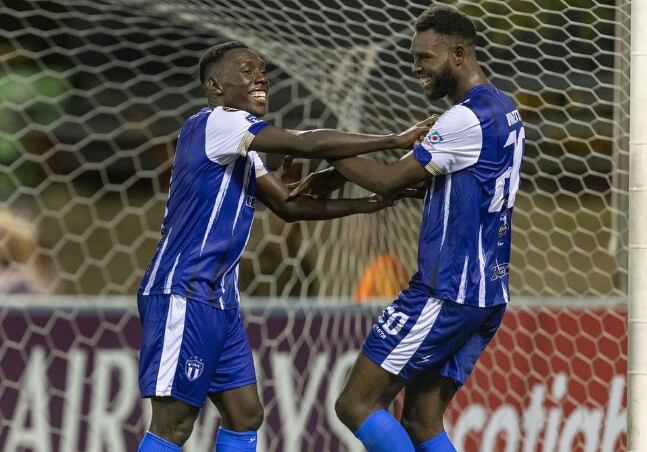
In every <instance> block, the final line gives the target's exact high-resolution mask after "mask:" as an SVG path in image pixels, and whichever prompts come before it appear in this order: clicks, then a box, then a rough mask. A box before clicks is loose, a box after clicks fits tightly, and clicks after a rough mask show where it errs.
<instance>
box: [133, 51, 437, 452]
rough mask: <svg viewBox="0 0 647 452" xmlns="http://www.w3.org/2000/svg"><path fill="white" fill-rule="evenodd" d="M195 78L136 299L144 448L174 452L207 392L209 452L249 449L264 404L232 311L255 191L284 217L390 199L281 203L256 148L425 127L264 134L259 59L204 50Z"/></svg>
mask: <svg viewBox="0 0 647 452" xmlns="http://www.w3.org/2000/svg"><path fill="white" fill-rule="evenodd" d="M199 75H200V81H201V83H202V86H203V88H204V90H205V93H206V95H207V100H208V104H209V106H208V107H206V108H203V109H202V110H200V111H199V112H198V113H196V114H195V115H193V116H191V117H190V118H189V119H188V120H187V121H186V122H185V123H184V125H183V126H182V129H181V131H180V135H179V138H178V143H177V148H176V153H175V160H174V163H173V171H172V176H171V184H170V193H169V199H168V202H167V206H166V213H165V216H164V220H163V224H162V238H161V241H160V243H159V245H158V247H157V251H156V253H155V255H154V257H153V259H152V262H151V264H150V266H149V268H148V270H147V271H146V273H145V275H144V278H143V280H142V283H141V286H140V290H139V293H138V297H137V301H138V308H139V313H140V319H141V322H142V328H143V333H142V342H141V348H140V365H139V384H140V389H141V393H142V396H143V397H149V398H151V399H152V408H153V416H152V421H151V426H150V429H149V431H148V432H147V433H146V435H145V436H144V438H143V440H142V442H141V444H140V446H139V450H140V451H142V452H150V451H160V452H163V451H179V450H180V448H181V446H182V444H184V442H185V441H186V440H187V439H188V438H189V436H190V434H191V431H192V429H193V424H194V422H195V419H196V417H197V415H198V413H199V410H200V407H201V406H202V405H203V403H204V400H205V399H206V398H207V397H209V399H210V400H211V401H212V402H213V403H214V404H215V405H216V406H217V408H218V410H219V411H220V413H221V415H222V425H221V428H220V430H219V432H218V437H217V441H216V447H217V450H218V451H219V452H226V451H230V450H255V449H256V430H258V428H259V427H260V425H261V423H262V421H263V408H262V406H261V402H260V400H259V396H258V389H257V387H256V375H255V371H254V363H253V361H252V353H251V349H250V346H249V343H248V340H247V336H246V334H245V329H244V327H243V323H242V321H241V318H240V312H239V309H238V305H239V293H238V263H239V261H240V258H241V255H242V252H243V249H244V248H245V245H246V243H247V239H248V238H249V234H250V229H251V224H252V220H253V218H254V211H255V205H256V196H258V197H259V199H260V200H261V201H262V202H263V203H265V204H266V205H267V206H268V207H269V208H270V209H271V210H272V211H273V212H275V213H276V214H277V215H279V216H280V217H281V218H283V219H285V220H287V221H296V220H323V219H329V218H337V217H342V216H345V215H351V214H354V213H369V212H375V211H377V210H379V209H382V208H384V207H386V206H387V205H389V204H390V203H389V202H382V201H377V200H375V199H369V198H365V199H339V200H326V199H312V198H309V197H301V198H296V199H289V198H288V190H287V188H286V187H285V185H283V183H282V182H281V181H280V180H279V179H278V178H276V177H275V176H274V175H272V174H271V173H269V172H268V171H267V170H266V168H265V166H264V165H263V162H262V161H261V159H260V158H259V156H258V154H257V153H256V151H262V152H267V153H281V154H288V155H295V156H301V157H317V158H335V157H348V156H353V155H357V154H362V153H366V152H371V151H377V150H381V149H395V148H406V147H409V146H411V145H413V143H414V142H415V141H416V140H417V139H418V138H419V137H420V136H421V135H424V134H425V133H426V132H427V131H428V130H429V125H430V122H429V121H423V122H421V123H419V124H417V125H415V126H413V127H411V128H410V129H408V130H407V131H405V132H403V133H400V134H397V135H365V134H356V133H346V132H341V131H335V130H312V131H305V132H297V131H289V130H284V129H281V128H277V127H273V126H271V125H269V124H268V123H266V122H265V121H263V120H261V119H260V117H262V116H263V115H264V114H266V113H267V91H268V85H269V81H268V79H267V74H266V71H265V62H264V61H263V59H262V58H261V57H260V56H259V55H258V54H257V53H256V52H254V51H252V50H251V49H249V48H247V47H246V46H245V45H244V44H243V43H240V42H233V41H230V42H226V43H223V44H219V45H216V46H214V47H212V48H210V49H209V50H207V52H206V53H205V54H204V55H203V56H202V58H201V59H200V63H199Z"/></svg>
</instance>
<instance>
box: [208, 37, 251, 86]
mask: <svg viewBox="0 0 647 452" xmlns="http://www.w3.org/2000/svg"><path fill="white" fill-rule="evenodd" d="M248 48H249V47H247V45H246V44H245V43H243V42H240V41H225V42H221V43H218V44H216V45H215V46H212V47H209V48H208V49H207V50H206V51H205V52H204V53H203V54H202V56H201V57H200V62H199V63H198V75H199V76H200V83H204V82H205V80H206V79H207V75H208V73H209V70H210V69H211V66H213V65H214V64H216V63H218V62H219V61H220V60H222V57H223V56H224V54H225V52H227V51H228V50H231V49H248Z"/></svg>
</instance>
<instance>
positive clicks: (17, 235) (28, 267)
mask: <svg viewBox="0 0 647 452" xmlns="http://www.w3.org/2000/svg"><path fill="white" fill-rule="evenodd" d="M37 246H38V238H37V231H36V227H35V226H34V225H32V224H31V223H29V222H28V221H26V220H24V219H22V218H20V217H18V216H16V215H14V214H13V213H11V212H9V211H6V210H0V293H4V294H27V293H30V294H34V293H46V292H48V290H47V289H48V285H47V282H48V279H49V278H48V274H47V271H46V269H45V266H44V265H43V262H42V259H41V258H40V256H39V255H38V253H37Z"/></svg>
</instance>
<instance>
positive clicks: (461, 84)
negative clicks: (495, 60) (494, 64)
mask: <svg viewBox="0 0 647 452" xmlns="http://www.w3.org/2000/svg"><path fill="white" fill-rule="evenodd" d="M483 83H488V79H487V77H486V76H485V74H484V73H483V71H482V70H481V68H480V67H479V66H478V64H475V65H474V67H473V68H470V69H469V70H468V71H466V72H465V76H464V77H459V78H458V80H457V83H456V90H454V92H453V93H451V94H450V96H449V97H450V98H451V99H452V101H453V102H454V103H456V102H458V101H459V100H461V99H462V98H463V97H465V95H466V94H467V93H468V92H469V91H470V90H471V89H472V88H474V87H475V86H477V85H481V84H483Z"/></svg>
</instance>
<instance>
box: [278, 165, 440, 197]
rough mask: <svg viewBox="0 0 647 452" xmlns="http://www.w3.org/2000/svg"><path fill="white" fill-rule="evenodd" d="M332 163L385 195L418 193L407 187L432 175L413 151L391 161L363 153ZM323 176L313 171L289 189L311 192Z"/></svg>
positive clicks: (348, 177) (292, 194) (296, 192)
mask: <svg viewBox="0 0 647 452" xmlns="http://www.w3.org/2000/svg"><path fill="white" fill-rule="evenodd" d="M331 164H332V165H333V166H334V168H335V170H336V171H338V172H339V173H340V174H341V175H342V176H343V177H344V178H345V179H346V180H348V181H349V182H353V183H355V184H357V185H359V186H361V187H364V188H365V189H367V190H369V191H372V192H374V193H378V194H379V195H381V196H383V197H385V198H391V197H394V196H396V197H399V198H403V197H418V196H417V194H416V193H414V192H413V191H409V192H408V191H407V190H408V189H409V188H410V187H414V186H416V185H417V184H419V183H420V182H423V181H424V180H425V179H426V178H427V177H429V173H428V172H427V171H426V170H425V169H424V168H423V167H422V166H421V165H420V163H418V161H417V160H416V159H415V158H414V157H413V156H412V155H411V154H409V155H407V156H406V157H405V158H402V159H400V160H398V161H396V162H393V163H390V164H383V163H379V162H376V161H374V160H369V159H365V158H361V157H353V158H347V159H343V160H334V161H331ZM324 171H326V170H324ZM321 177H325V173H324V172H319V173H312V174H311V175H310V176H308V177H307V178H306V179H304V180H303V181H302V182H301V183H300V184H299V185H298V186H297V187H296V188H295V189H293V190H292V191H291V192H290V195H289V196H290V198H293V197H295V196H298V195H300V194H301V193H309V192H310V191H311V190H312V189H313V187H312V185H313V184H316V183H317V180H318V179H319V178H321Z"/></svg>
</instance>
